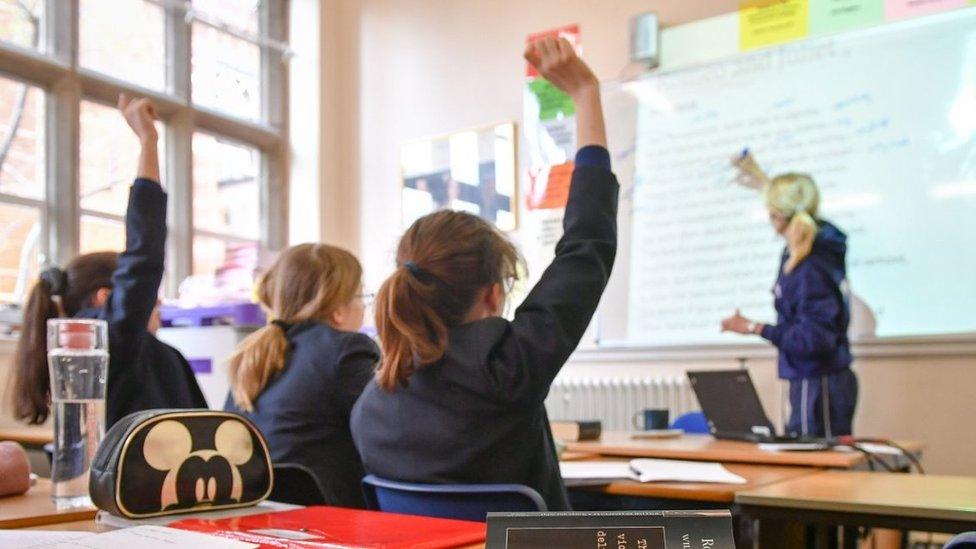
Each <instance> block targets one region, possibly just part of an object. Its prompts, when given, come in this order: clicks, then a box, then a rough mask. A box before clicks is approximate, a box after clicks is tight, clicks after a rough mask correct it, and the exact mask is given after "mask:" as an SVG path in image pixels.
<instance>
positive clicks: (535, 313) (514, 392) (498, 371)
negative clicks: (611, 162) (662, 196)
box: [490, 164, 619, 404]
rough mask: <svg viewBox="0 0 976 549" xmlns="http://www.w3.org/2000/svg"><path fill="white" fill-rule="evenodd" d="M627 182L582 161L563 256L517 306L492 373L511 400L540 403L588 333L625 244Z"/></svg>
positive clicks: (560, 246)
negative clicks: (623, 191)
mask: <svg viewBox="0 0 976 549" xmlns="http://www.w3.org/2000/svg"><path fill="white" fill-rule="evenodd" d="M618 191H619V185H618V184H617V181H616V178H615V177H614V175H613V173H611V172H610V171H609V170H607V169H605V168H604V167H598V166H590V165H585V164H583V165H577V166H576V169H575V170H574V172H573V181H572V184H571V186H570V191H569V201H568V203H567V205H566V213H565V216H564V218H563V236H562V238H561V239H560V240H559V242H558V243H557V244H556V256H555V258H554V259H553V261H552V263H551V264H550V265H549V267H548V268H547V269H546V271H545V272H544V273H543V274H542V276H541V278H540V279H539V282H538V283H536V285H535V287H533V289H532V291H531V292H530V293H529V295H528V296H527V297H526V298H525V301H523V302H522V305H521V306H520V307H519V308H518V310H516V311H515V318H514V319H513V320H512V322H511V328H510V330H511V331H510V333H509V334H508V337H506V338H505V340H504V343H503V348H502V350H501V353H502V354H501V356H499V357H498V360H496V361H495V363H494V365H493V366H492V367H491V370H492V371H491V372H490V375H491V376H492V377H493V378H494V384H495V386H496V387H497V388H498V391H499V393H505V395H504V397H505V398H507V399H509V400H517V401H521V402H526V403H529V404H538V402H541V401H542V400H544V399H545V397H546V395H547V394H548V393H549V386H550V385H551V384H552V380H553V379H554V378H555V377H556V374H558V373H559V370H560V369H561V368H562V366H563V364H564V363H565V362H566V360H567V359H568V358H569V355H570V354H572V352H573V351H574V350H575V349H576V346H577V345H578V344H579V340H580V338H581V337H583V333H584V332H585V331H586V328H587V326H588V325H589V323H590V319H591V317H592V316H593V313H594V312H595V311H596V308H597V305H598V304H599V302H600V297H601V296H602V295H603V290H604V288H605V287H606V285H607V281H608V279H609V278H610V271H611V269H612V267H613V262H614V258H615V255H616V250H617V196H618Z"/></svg>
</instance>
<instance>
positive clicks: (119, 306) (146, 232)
mask: <svg viewBox="0 0 976 549" xmlns="http://www.w3.org/2000/svg"><path fill="white" fill-rule="evenodd" d="M119 110H120V111H121V112H122V115H123V117H124V118H125V121H126V122H127V123H128V124H129V127H130V128H132V131H133V133H135V135H136V137H138V138H139V143H140V144H141V146H142V148H141V152H140V154H139V165H138V170H137V172H136V179H135V182H134V183H133V184H132V188H131V190H130V191H129V204H128V208H127V209H126V214H125V227H126V245H125V251H124V252H122V253H121V254H118V253H115V252H99V253H91V254H85V255H80V256H78V257H76V258H74V259H72V260H71V261H69V262H68V263H67V264H66V265H65V267H64V269H61V268H59V267H51V268H49V269H47V270H45V271H44V272H42V273H41V275H40V279H39V280H38V281H37V283H36V284H35V285H34V287H33V289H32V290H31V293H30V295H29V297H28V299H27V303H26V305H25V308H24V320H23V330H22V332H21V337H20V340H19V341H18V343H17V352H16V357H15V365H16V368H15V375H14V414H15V416H16V417H17V418H19V419H22V420H25V421H27V422H28V423H43V422H44V421H45V420H46V419H47V417H48V415H49V413H50V401H51V397H50V379H49V374H48V364H47V338H46V336H47V321H48V319H51V318H58V317H69V318H72V317H73V318H99V319H103V320H105V321H107V323H108V334H109V366H108V380H107V395H106V413H105V415H106V418H105V419H106V428H107V427H110V426H111V425H112V424H114V423H115V422H116V421H118V420H119V419H120V418H122V417H124V416H125V415H127V414H130V413H132V412H137V411H140V410H146V409H151V408H206V406H207V402H206V400H205V399H204V397H203V393H202V392H201V391H200V387H199V386H198V385H197V382H196V378H195V377H194V375H193V371H192V370H191V369H190V365H189V364H188V363H187V361H186V359H185V358H183V356H182V355H181V354H180V353H179V351H177V350H176V349H174V348H172V347H170V346H169V345H166V344H165V343H163V342H161V341H159V340H158V339H156V337H155V335H154V334H155V332H156V329H158V328H159V311H158V305H159V298H158V295H159V285H160V283H161V282H162V278H163V259H164V256H165V247H166V192H165V191H164V190H163V187H162V186H161V184H160V182H159V180H160V178H159V156H158V151H157V142H158V139H159V135H158V133H157V132H156V125H155V121H156V111H155V108H154V107H153V104H152V102H151V101H149V100H148V99H130V98H129V97H127V96H126V95H124V94H123V95H121V96H119Z"/></svg>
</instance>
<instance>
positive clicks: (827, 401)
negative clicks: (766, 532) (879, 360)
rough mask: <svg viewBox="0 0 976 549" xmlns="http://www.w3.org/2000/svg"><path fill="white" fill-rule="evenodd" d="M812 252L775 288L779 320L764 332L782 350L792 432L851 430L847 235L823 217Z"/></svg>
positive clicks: (853, 386)
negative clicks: (845, 257)
mask: <svg viewBox="0 0 976 549" xmlns="http://www.w3.org/2000/svg"><path fill="white" fill-rule="evenodd" d="M819 226H820V227H819V230H818V231H817V235H816V237H815V239H814V241H813V249H812V250H811V252H810V255H809V256H807V257H806V258H804V259H803V261H801V262H800V263H799V264H798V265H797V266H796V267H795V268H794V269H793V272H791V273H785V272H783V268H782V267H783V264H784V263H785V262H786V259H787V252H785V251H784V253H783V259H782V261H781V262H780V274H779V277H778V278H777V280H776V286H775V287H774V289H773V293H774V297H775V300H774V305H775V307H776V313H777V322H776V324H775V325H773V324H767V325H766V326H765V327H764V328H763V330H762V337H763V338H765V339H767V340H769V341H770V342H771V343H772V344H773V345H775V346H776V347H777V348H778V349H779V377H780V378H782V379H786V380H789V383H790V390H789V392H790V409H791V412H790V419H789V422H788V424H787V426H786V431H787V432H788V433H793V434H797V435H804V436H814V437H824V436H826V437H834V436H840V435H849V434H851V423H852V421H853V418H854V408H855V406H856V404H857V378H856V376H855V375H854V372H852V371H851V368H850V366H851V360H852V358H851V350H850V342H849V341H848V338H847V328H848V325H849V324H850V305H849V303H848V300H847V296H846V295H845V286H846V277H847V269H846V266H845V260H844V256H845V254H846V253H847V236H846V235H845V234H844V233H843V232H841V231H840V230H839V229H838V228H837V227H835V226H834V225H832V224H830V223H828V222H826V221H820V222H819Z"/></svg>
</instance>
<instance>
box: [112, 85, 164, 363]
mask: <svg viewBox="0 0 976 549" xmlns="http://www.w3.org/2000/svg"><path fill="white" fill-rule="evenodd" d="M119 110H120V111H121V112H122V115H123V117H124V118H125V121H126V122H127V123H128V124H129V127H130V128H132V131H133V132H134V133H135V134H136V137H137V138H138V139H139V143H140V145H141V152H140V154H139V164H138V166H137V169H136V180H135V182H134V183H133V184H132V188H131V190H130V191H129V204H128V207H127V208H126V213H125V234H126V242H125V251H124V252H122V254H121V255H120V256H119V265H118V268H117V269H116V271H115V273H114V274H113V275H112V294H111V296H110V297H109V300H108V303H107V304H106V306H105V315H106V317H107V318H106V320H108V321H109V323H110V325H111V327H112V330H113V332H114V333H115V334H116V335H117V336H119V337H117V340H116V343H118V344H120V345H135V344H136V343H137V342H136V341H135V340H136V339H137V338H136V337H135V336H138V335H139V334H141V333H142V332H144V331H145V330H146V326H147V324H148V322H149V318H150V316H151V315H152V311H153V309H154V308H155V306H156V299H157V296H158V293H159V285H160V283H161V282H162V278H163V260H164V257H165V248H166V193H165V192H164V191H163V189H162V187H161V186H160V184H159V154H158V152H157V141H158V140H159V134H158V133H157V131H156V125H155V121H156V110H155V108H154V107H153V105H152V103H151V102H150V101H149V100H148V99H130V98H129V97H127V96H126V95H124V94H123V95H121V96H119ZM118 339H124V341H118Z"/></svg>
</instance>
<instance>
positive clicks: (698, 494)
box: [570, 463, 821, 504]
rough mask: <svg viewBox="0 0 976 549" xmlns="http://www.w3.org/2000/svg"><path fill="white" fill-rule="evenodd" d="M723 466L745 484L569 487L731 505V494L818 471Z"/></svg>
mask: <svg viewBox="0 0 976 549" xmlns="http://www.w3.org/2000/svg"><path fill="white" fill-rule="evenodd" d="M724 465H725V467H726V468H727V469H728V470H729V471H731V472H733V473H735V474H737V475H739V476H741V477H743V478H745V479H746V483H745V484H717V483H706V482H637V481H634V480H622V481H617V482H612V483H610V484H604V485H600V486H586V487H578V488H572V487H571V488H570V489H572V490H589V491H598V492H602V493H604V494H609V495H614V496H632V497H643V498H656V499H678V500H686V501H707V502H716V503H724V504H731V503H732V502H733V501H734V500H735V495H736V494H737V493H739V492H742V491H749V490H754V489H756V488H760V487H762V486H767V485H770V484H774V483H777V482H783V481H786V480H791V479H796V478H801V477H806V476H809V475H813V474H816V473H819V472H820V471H821V470H820V469H815V468H811V467H784V466H777V465H751V464H744V463H726V464H724Z"/></svg>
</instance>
